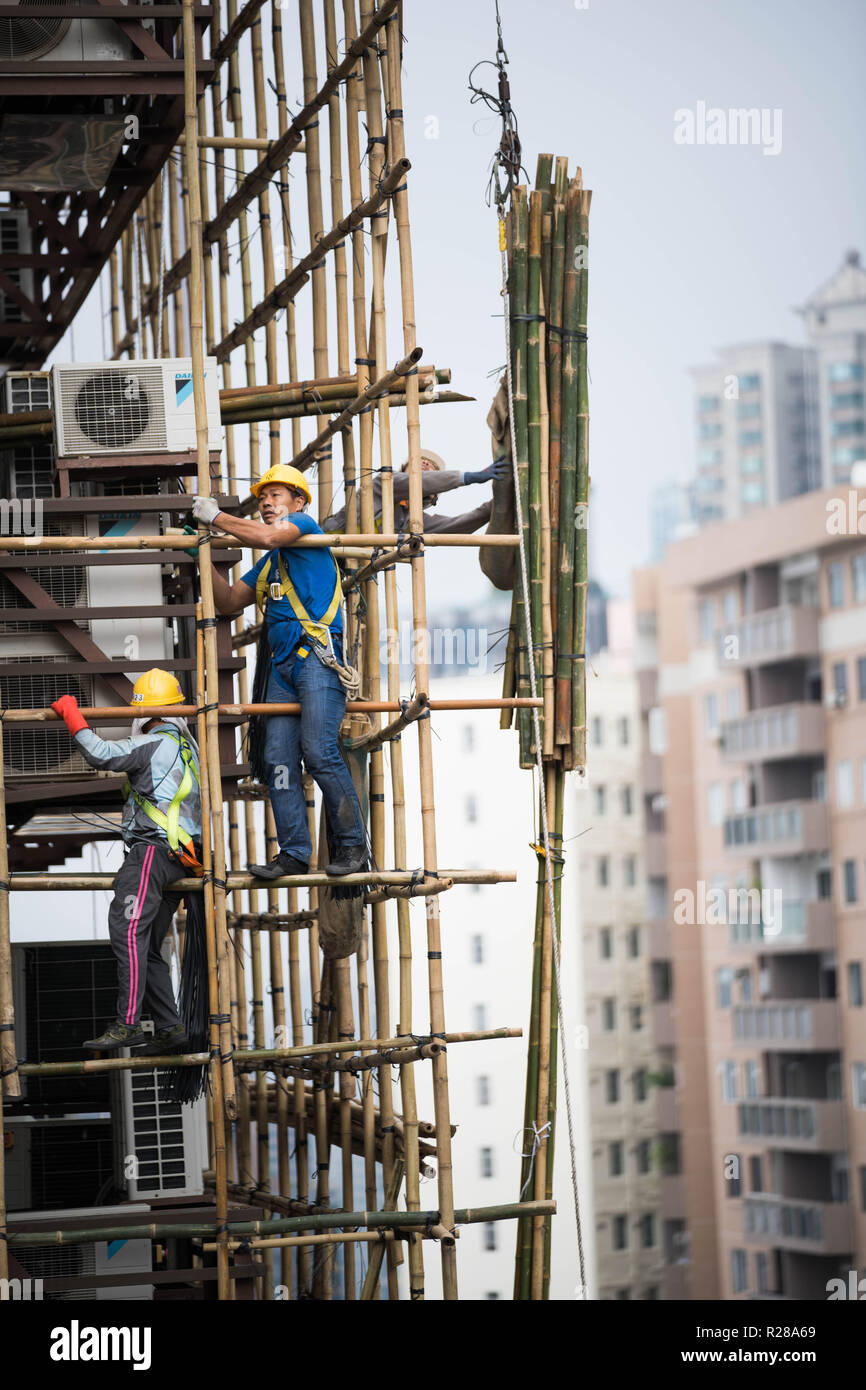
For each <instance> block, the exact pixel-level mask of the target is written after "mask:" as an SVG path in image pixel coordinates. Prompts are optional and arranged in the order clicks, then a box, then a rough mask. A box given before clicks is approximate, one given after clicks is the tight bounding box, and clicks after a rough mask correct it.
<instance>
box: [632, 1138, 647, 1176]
mask: <svg viewBox="0 0 866 1390" xmlns="http://www.w3.org/2000/svg"><path fill="white" fill-rule="evenodd" d="M634 1156H635V1163H636V1164H637V1170H638V1172H639V1173H648V1172H649V1171H650V1141H649V1140H648V1139H641V1141H640V1143H639V1144H636V1145H635V1151H634Z"/></svg>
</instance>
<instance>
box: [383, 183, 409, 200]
mask: <svg viewBox="0 0 866 1390" xmlns="http://www.w3.org/2000/svg"><path fill="white" fill-rule="evenodd" d="M408 187H409V185H408V183H398V184H397V187H396V188H392V189H391V191H390V193H389V194H388V196H389V198H393V197H394V194H395V193H405V192H406V189H407V188H408Z"/></svg>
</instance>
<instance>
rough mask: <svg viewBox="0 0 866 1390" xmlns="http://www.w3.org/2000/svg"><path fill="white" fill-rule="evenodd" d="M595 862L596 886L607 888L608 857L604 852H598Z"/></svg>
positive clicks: (608, 880) (608, 873)
mask: <svg viewBox="0 0 866 1390" xmlns="http://www.w3.org/2000/svg"><path fill="white" fill-rule="evenodd" d="M595 862H596V874H597V879H596V882H597V884H598V887H599V888H607V887H608V885H609V884H610V859H609V858H608V856H607V855H606V854H600V855H599V857H598V859H597V860H596V861H595Z"/></svg>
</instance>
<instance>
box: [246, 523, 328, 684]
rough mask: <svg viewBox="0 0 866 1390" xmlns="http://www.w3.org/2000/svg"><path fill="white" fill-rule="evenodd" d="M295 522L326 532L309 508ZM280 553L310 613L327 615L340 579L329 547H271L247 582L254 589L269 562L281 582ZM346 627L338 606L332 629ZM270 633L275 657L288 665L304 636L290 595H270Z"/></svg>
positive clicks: (308, 530) (309, 532)
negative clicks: (308, 510)
mask: <svg viewBox="0 0 866 1390" xmlns="http://www.w3.org/2000/svg"><path fill="white" fill-rule="evenodd" d="M291 524H292V525H293V526H297V528H298V530H299V531H300V532H301V534H302V535H304V536H321V535H322V534H323V532H322V528H321V526H319V525H318V523H317V522H316V521H314V520H313V518H312V517H311V516H307V514H306V512H296V513H294V515H293V516H292V517H291ZM278 554H280V555H282V557H283V564H284V565H285V567H286V570H287V571H288V575H289V578H290V579H291V581H292V583H293V584H294V586H295V591H296V592H297V595H298V598H299V599H300V600H301V603H302V604H303V605H304V607H305V609H306V610H307V612H308V613H309V615H310V617H311V618H312V619H314V620H318V619H319V618H322V617H324V615H325V613H327V611H328V609H329V608H330V606H331V600H332V599H333V597H334V588H335V586H336V583H337V566H336V563H335V561H334V557H333V556H332V554H331V552H330V550H329V549H327V548H326V547H323V548H321V549H319V548H318V547H312V546H311V547H309V548H307V547H305V548H303V549H299V548H297V547H295V546H287V547H286V548H285V549H283V548H282V547H281V548H280V550H279V551H276V550H271V551H269V552H268V554H267V555H264V556H263V557H262V559H261V560H259V562H258V564H257V565H255V566H254V567H253V568H252V569H251V570H249V572H248V573H247V574H245V575H244V576H243V582H244V583H245V584H248V585H249V587H250V588H251V589H255V587H256V582H257V580H258V577H259V575H260V574H261V572H262V569H263V568H264V566H265V565H268V566H269V569H268V571H267V576H268V583H269V584H271V583H277V582H278V581H279V578H280V573H279V566H278V564H277V555H278ZM342 631H343V614H342V610H341V609H339V608H338V609H337V612H336V613H335V615H334V617H333V619H332V621H331V632H332V633H334V634H338V633H342ZM268 636H269V638H270V644H271V652H272V654H273V659H274V661H275V663H276V664H277V666H285V665H287V664H288V663H289V662H290V661H292V660H293V659H294V656H295V652H296V651H297V649H298V646H299V645H300V643H301V639H302V638H303V636H304V630H303V628H302V627H301V624H300V623H299V622H298V620H297V618H296V617H295V615H294V612H293V611H292V606H291V604H290V603H289V600H288V599H287V598H279V599H273V598H270V597H269V598H268Z"/></svg>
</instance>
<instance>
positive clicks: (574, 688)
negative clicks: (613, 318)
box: [571, 189, 592, 767]
mask: <svg viewBox="0 0 866 1390" xmlns="http://www.w3.org/2000/svg"><path fill="white" fill-rule="evenodd" d="M591 201H592V193H591V192H590V191H589V190H588V189H581V192H580V196H579V204H578V216H577V248H576V250H577V254H578V255H579V257H580V270H579V272H578V274H579V283H578V313H577V320H578V321H577V332H578V335H579V336H578V343H577V479H576V482H577V488H576V507H575V528H576V532H575V560H574V627H573V636H572V643H571V649H572V652H573V653H574V657H573V660H572V676H571V757H572V762H573V765H574V766H575V767H583V766H584V765H585V763H586V597H587V580H588V572H587V563H588V551H587V527H588V521H589V516H588V509H589V388H588V382H587V327H586V325H587V294H588V282H589V272H588V268H587V254H588V247H589V208H590V203H591Z"/></svg>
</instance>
